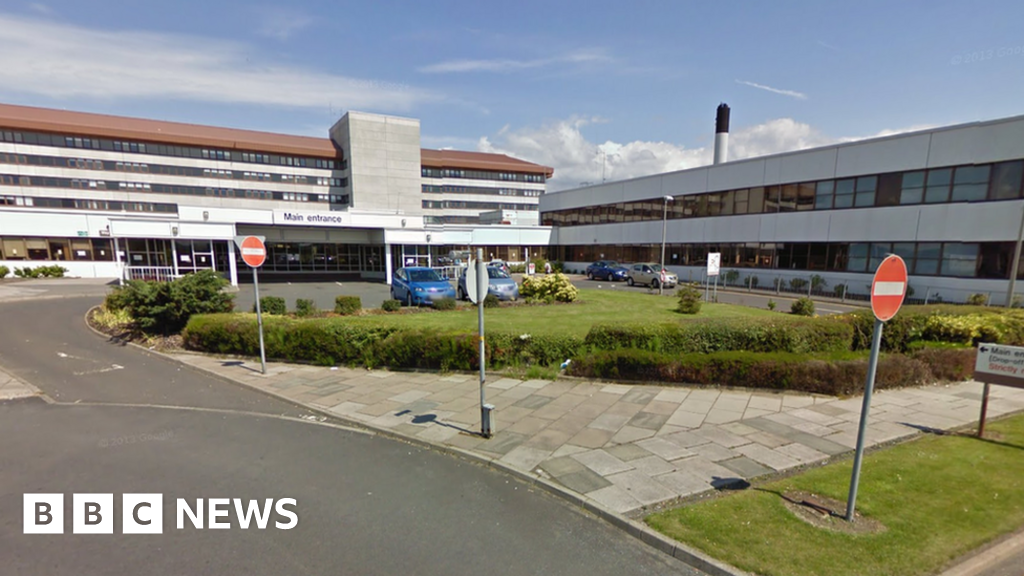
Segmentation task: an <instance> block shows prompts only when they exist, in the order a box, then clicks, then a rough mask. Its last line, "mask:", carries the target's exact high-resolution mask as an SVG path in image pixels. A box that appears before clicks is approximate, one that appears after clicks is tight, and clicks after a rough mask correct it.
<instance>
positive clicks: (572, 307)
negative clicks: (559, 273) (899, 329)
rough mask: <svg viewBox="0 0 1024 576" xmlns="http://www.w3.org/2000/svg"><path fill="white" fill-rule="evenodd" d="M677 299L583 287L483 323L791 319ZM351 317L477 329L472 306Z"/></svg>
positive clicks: (566, 327) (552, 326) (528, 328)
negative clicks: (571, 296) (561, 301)
mask: <svg viewBox="0 0 1024 576" xmlns="http://www.w3.org/2000/svg"><path fill="white" fill-rule="evenodd" d="M676 303H677V300H676V299H675V298H672V297H670V296H657V295H653V294H643V293H636V292H615V291H613V290H586V289H584V290H580V301H579V302H575V303H573V304H565V305H551V306H516V307H510V308H488V309H487V310H485V311H484V328H485V330H500V331H509V332H523V333H527V334H552V333H557V334H570V335H577V336H581V337H582V336H585V335H586V334H587V331H588V330H590V327H591V326H593V325H594V324H603V323H608V322H671V321H679V320H686V319H691V318H724V317H741V316H769V315H775V316H777V317H778V318H780V319H787V318H790V316H789V315H788V314H782V313H779V312H771V311H769V310H762V309H758V308H751V307H748V306H735V305H732V304H704V306H703V307H702V308H701V311H700V314H698V315H696V316H687V315H683V314H679V313H678V312H676V311H675V308H676ZM352 322H353V323H358V322H369V323H374V324H399V325H402V326H407V327H410V328H426V329H435V330H445V331H448V330H465V331H467V332H475V331H476V328H477V312H476V308H475V307H474V308H472V309H467V310H457V311H451V312H444V313H437V314H433V313H425V314H394V315H387V314H384V315H379V316H358V317H354V318H352Z"/></svg>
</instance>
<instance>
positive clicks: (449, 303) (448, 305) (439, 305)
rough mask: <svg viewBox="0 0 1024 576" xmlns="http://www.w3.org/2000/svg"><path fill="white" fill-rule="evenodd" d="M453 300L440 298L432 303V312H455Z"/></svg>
mask: <svg viewBox="0 0 1024 576" xmlns="http://www.w3.org/2000/svg"><path fill="white" fill-rule="evenodd" d="M456 306H457V304H456V302H455V298H441V299H440V300H435V301H434V310H455V308H456Z"/></svg>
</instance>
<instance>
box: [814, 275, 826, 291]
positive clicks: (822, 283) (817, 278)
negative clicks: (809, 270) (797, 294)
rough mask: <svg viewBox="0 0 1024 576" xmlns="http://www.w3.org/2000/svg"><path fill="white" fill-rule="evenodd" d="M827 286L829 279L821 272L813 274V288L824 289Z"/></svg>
mask: <svg viewBox="0 0 1024 576" xmlns="http://www.w3.org/2000/svg"><path fill="white" fill-rule="evenodd" d="M826 286H828V281H826V280H825V278H823V277H822V276H821V275H820V274H812V275H811V290H823V289H825V287H826Z"/></svg>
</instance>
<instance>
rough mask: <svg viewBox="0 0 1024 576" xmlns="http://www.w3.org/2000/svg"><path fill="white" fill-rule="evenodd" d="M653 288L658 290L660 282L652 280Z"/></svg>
mask: <svg viewBox="0 0 1024 576" xmlns="http://www.w3.org/2000/svg"><path fill="white" fill-rule="evenodd" d="M651 288H655V289H657V288H658V281H657V280H651Z"/></svg>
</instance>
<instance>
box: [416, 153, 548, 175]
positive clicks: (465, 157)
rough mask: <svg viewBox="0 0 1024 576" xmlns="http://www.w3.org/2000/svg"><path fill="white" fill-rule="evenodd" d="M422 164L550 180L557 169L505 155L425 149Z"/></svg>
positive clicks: (422, 154) (421, 156) (431, 166)
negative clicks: (515, 174)
mask: <svg viewBox="0 0 1024 576" xmlns="http://www.w3.org/2000/svg"><path fill="white" fill-rule="evenodd" d="M420 164H421V165H423V166H426V167H430V168H466V169H469V170H494V171H498V172H502V171H507V172H525V173H527V174H543V175H544V176H546V177H548V178H550V177H551V176H552V175H553V174H554V173H555V169H554V168H552V167H550V166H542V165H540V164H534V163H533V162H527V161H525V160H519V159H518V158H513V157H511V156H507V155H505V154H489V153H487V152H463V151H461V150H428V149H426V148H424V149H422V150H421V151H420Z"/></svg>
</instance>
